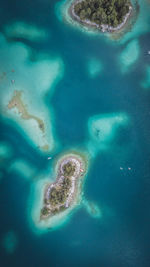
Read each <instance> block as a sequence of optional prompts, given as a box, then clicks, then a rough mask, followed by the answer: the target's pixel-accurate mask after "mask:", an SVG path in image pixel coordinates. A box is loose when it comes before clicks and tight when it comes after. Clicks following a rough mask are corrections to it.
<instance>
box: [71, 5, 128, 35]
mask: <svg viewBox="0 0 150 267" xmlns="http://www.w3.org/2000/svg"><path fill="white" fill-rule="evenodd" d="M72 9H73V10H72V11H73V12H71V13H72V15H73V17H74V18H75V19H77V17H78V19H79V20H80V22H86V23H88V24H89V25H90V23H91V25H93V24H96V25H97V26H99V27H100V28H101V26H102V25H107V30H109V28H108V27H110V28H111V29H112V28H117V27H118V26H119V25H121V24H122V23H125V21H126V19H125V18H126V16H128V14H129V13H130V10H131V2H130V0H81V1H80V0H77V1H75V2H74V3H73V5H72Z"/></svg>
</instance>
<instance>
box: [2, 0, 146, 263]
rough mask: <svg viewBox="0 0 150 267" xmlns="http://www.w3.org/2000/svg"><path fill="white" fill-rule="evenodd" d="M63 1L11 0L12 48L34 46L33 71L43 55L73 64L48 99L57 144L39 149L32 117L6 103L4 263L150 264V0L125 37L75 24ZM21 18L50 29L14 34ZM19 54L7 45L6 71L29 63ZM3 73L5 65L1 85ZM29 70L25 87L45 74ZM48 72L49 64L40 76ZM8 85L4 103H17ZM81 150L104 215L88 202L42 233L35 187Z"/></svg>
mask: <svg viewBox="0 0 150 267" xmlns="http://www.w3.org/2000/svg"><path fill="white" fill-rule="evenodd" d="M58 3H59V5H60V6H61V2H60V1H55V0H51V1H48V0H34V1H29V0H25V1H19V0H14V1H11V0H1V9H0V32H1V34H2V35H3V36H4V38H6V42H7V47H12V45H14V44H15V45H16V44H17V45H18V44H19V45H20V46H22V45H25V47H27V48H28V49H30V51H31V53H30V59H28V63H27V69H29V67H30V65H29V61H30V62H31V64H32V62H35V64H36V61H38V60H39V59H37V58H38V56H39V55H42V54H45V55H46V56H47V58H51V59H54V60H56V61H57V59H58V60H59V59H61V61H62V62H63V67H61V68H60V72H61V77H60V78H59V79H58V81H57V82H54V84H53V88H52V90H50V91H51V92H49V91H47V92H46V94H45V96H44V100H43V101H44V105H45V106H46V107H47V109H48V112H49V113H48V114H49V117H48V120H51V125H52V129H53V134H52V135H53V142H54V144H55V145H54V148H53V149H52V150H50V151H49V152H47V153H46V152H42V151H41V150H38V147H37V144H36V145H35V144H34V142H33V141H32V140H31V138H30V137H29V135H28V134H27V133H26V131H25V129H24V128H23V127H22V125H21V124H19V123H18V122H17V121H15V119H14V118H13V119H12V118H11V116H10V117H9V116H7V115H6V114H5V113H4V112H3V111H1V115H0V157H1V159H0V209H1V215H0V267H10V266H13V267H43V266H47V267H55V266H56V267H74V266H75V267H77V266H81V267H82V266H83V267H84V266H86V267H149V266H150V208H149V204H150V55H149V54H148V50H150V2H149V1H148V0H143V1H140V2H139V5H140V10H139V14H138V18H140V20H138V18H137V21H136V22H135V24H134V25H132V28H131V29H130V32H129V33H126V35H125V36H124V37H122V39H120V40H112V39H111V38H109V37H107V36H106V35H102V34H91V33H89V32H87V30H86V29H82V30H80V29H79V27H77V26H76V25H74V26H72V25H71V24H69V23H68V22H67V20H64V19H63V18H62V16H63V15H62V14H61V13H59V12H61V11H60V10H61V9H58ZM62 5H63V2H62ZM140 12H141V13H140ZM20 21H22V22H24V23H26V24H27V25H34V26H36V28H37V29H41V28H42V29H43V30H44V31H45V32H46V33H47V36H48V37H47V38H43V39H42V37H37V38H35V39H34V38H33V39H32V37H33V35H32V34H31V35H30V37H28V34H26V35H25V36H24V37H23V38H22V37H20V36H19V37H18V36H15V33H12V35H11V36H10V33H9V31H6V30H5V29H6V25H9V27H10V28H11V25H12V24H13V23H14V22H20ZM28 27H29V26H28ZM28 27H27V28H28ZM10 28H9V29H10ZM27 32H28V30H27ZM35 35H36V34H35ZM31 36H32V37H31ZM5 46H6V44H4V47H5ZM17 49H18V48H17ZM5 53H6V58H7V52H6V51H5ZM11 55H12V56H13V62H11V61H9V59H7V60H5V62H4V56H5V55H4V52H3V54H1V51H0V65H1V67H0V70H2V71H3V72H5V68H4V69H3V66H6V67H7V66H10V65H11V67H10V68H12V69H13V64H15V65H16V66H18V69H20V71H21V68H22V66H21V65H19V64H20V63H16V62H19V57H21V55H19V53H18V54H17V53H16V54H14V53H13V49H12V50H11ZM10 58H11V57H10ZM17 60H18V61H17ZM39 62H40V60H39ZM17 64H18V65H17ZM29 73H30V72H29ZM17 75H18V76H19V74H16V77H15V79H16V80H17ZM28 75H29V74H28ZM46 75H51V73H49V74H48V73H46ZM3 76H5V73H2V72H1V73H0V77H1V78H0V87H1V86H2V87H3V82H4V81H3ZM24 76H25V77H26V73H25V72H23V73H22V76H20V77H21V78H20V77H18V79H19V78H20V79H21V81H22V84H23V85H24V86H25V83H27V84H28V86H29V85H30V83H32V82H34V81H33V80H36V75H34V76H33V78H31V77H30V78H31V81H30V79H29V80H28V77H27V78H24ZM31 76H32V73H31ZM38 76H40V72H38V73H37V78H38ZM45 78H46V76H44V75H43V72H42V73H41V76H40V79H41V80H43V81H44V79H45ZM6 79H9V77H8V78H7V77H6ZM11 79H12V78H11ZM10 83H11V82H10ZM12 83H13V81H12ZM31 88H32V89H31V90H34V89H35V88H34V86H33V87H31ZM2 90H3V93H2ZM4 90H5V88H4V87H3V88H2V89H1V90H0V101H1V102H0V104H1V106H2V105H6V106H7V104H8V103H4V98H3V96H4V94H5V91H4ZM25 90H26V89H25ZM24 92H25V91H24ZM35 100H36V94H35V96H34V97H33V98H32V101H33V102H34V101H35ZM39 109H40V105H39ZM12 112H13V110H12ZM118 117H119V119H116V118H118ZM124 117H125V118H126V119H125V122H123V125H122V124H121V125H122V126H119V125H120V123H121V122H122V121H123V120H124ZM46 118H47V117H46ZM113 118H115V119H113ZM43 119H44V112H43ZM95 120H99V121H98V125H99V126H98V127H99V128H98V134H99V135H100V134H101V132H102V137H101V135H100V136H99V137H98V139H94V138H96V137H93V134H94V132H93V131H94V130H93V128H92V125H93V124H92V123H93V121H95ZM120 121H121V122H120ZM113 127H114V128H113ZM113 129H114V130H113ZM33 138H34V132H33ZM72 150H74V151H78V152H80V151H84V152H85V153H87V154H88V155H90V156H89V158H90V159H89V162H90V163H89V169H88V174H87V177H86V180H85V183H84V187H83V195H84V198H85V199H86V200H88V201H89V202H91V203H94V205H97V206H98V207H99V210H100V213H101V216H99V217H94V216H91V214H90V213H88V212H87V210H86V208H85V207H84V205H81V207H79V208H78V209H77V210H76V211H75V212H74V213H73V214H71V216H70V218H68V219H67V220H66V223H64V224H62V225H60V227H59V228H57V229H54V230H53V231H48V232H47V231H46V232H43V233H41V232H40V233H38V230H37V232H36V231H35V229H34V226H33V225H32V223H31V220H32V219H31V218H30V216H29V212H28V210H29V209H30V205H32V203H31V199H32V197H31V198H30V196H31V194H32V187H33V185H34V184H35V183H36V179H38V177H39V176H42V175H43V174H44V175H49V171H50V169H52V170H51V171H52V172H53V161H55V157H56V158H57V157H59V155H61V154H63V153H64V152H66V151H72ZM48 156H52V160H48V159H47V158H48ZM20 162H21V163H20Z"/></svg>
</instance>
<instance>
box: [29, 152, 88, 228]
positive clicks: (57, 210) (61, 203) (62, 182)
mask: <svg viewBox="0 0 150 267" xmlns="http://www.w3.org/2000/svg"><path fill="white" fill-rule="evenodd" d="M86 164H87V161H86V157H84V156H83V155H81V154H77V153H76V152H73V153H68V154H65V155H63V156H62V157H61V158H60V159H58V160H57V162H56V177H55V178H54V179H51V178H49V179H48V178H47V179H46V180H45V179H43V180H41V181H39V182H38V183H37V187H36V189H35V190H36V192H35V201H34V207H33V209H32V218H33V220H34V222H35V224H36V225H37V226H38V228H43V230H46V229H50V228H54V227H56V226H58V225H60V224H61V223H62V222H64V221H66V219H67V218H68V214H69V213H70V211H71V210H73V208H74V207H76V206H77V205H78V204H80V202H81V196H82V184H83V181H84V179H83V178H84V176H85V174H86V169H87V166H86Z"/></svg>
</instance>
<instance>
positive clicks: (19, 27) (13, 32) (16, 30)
mask: <svg viewBox="0 0 150 267" xmlns="http://www.w3.org/2000/svg"><path fill="white" fill-rule="evenodd" d="M4 32H5V34H6V36H7V37H9V38H24V39H27V40H29V41H36V42H37V41H39V42H41V41H44V40H46V39H47V38H48V33H47V32H46V30H44V29H42V28H40V27H37V26H36V25H33V24H29V23H26V22H24V21H16V22H13V23H11V24H8V25H6V26H5V27H4Z"/></svg>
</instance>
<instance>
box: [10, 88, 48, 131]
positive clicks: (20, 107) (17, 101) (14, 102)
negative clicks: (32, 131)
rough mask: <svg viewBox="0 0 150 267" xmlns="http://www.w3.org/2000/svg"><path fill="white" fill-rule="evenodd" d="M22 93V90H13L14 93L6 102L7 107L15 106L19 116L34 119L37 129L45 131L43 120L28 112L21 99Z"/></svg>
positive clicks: (12, 107)
mask: <svg viewBox="0 0 150 267" xmlns="http://www.w3.org/2000/svg"><path fill="white" fill-rule="evenodd" d="M22 93H23V92H22V91H17V90H15V91H14V95H13V97H12V99H11V100H10V101H9V103H8V109H14V108H16V109H17V111H18V113H19V114H20V116H21V118H22V119H24V120H30V119H33V120H35V121H36V122H37V124H38V127H39V129H40V130H41V131H42V132H43V133H44V131H45V126H44V122H43V121H42V120H41V119H40V118H38V117H37V116H34V115H32V114H30V113H29V112H28V110H27V105H26V104H24V103H23V100H22Z"/></svg>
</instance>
